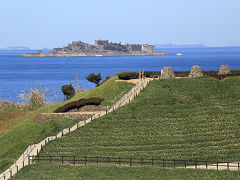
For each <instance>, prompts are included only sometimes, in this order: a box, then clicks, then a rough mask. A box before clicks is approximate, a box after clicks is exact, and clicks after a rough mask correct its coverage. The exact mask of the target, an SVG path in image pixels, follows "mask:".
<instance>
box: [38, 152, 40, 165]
mask: <svg viewBox="0 0 240 180" xmlns="http://www.w3.org/2000/svg"><path fill="white" fill-rule="evenodd" d="M39 161H40V159H39V154H38V164H39Z"/></svg>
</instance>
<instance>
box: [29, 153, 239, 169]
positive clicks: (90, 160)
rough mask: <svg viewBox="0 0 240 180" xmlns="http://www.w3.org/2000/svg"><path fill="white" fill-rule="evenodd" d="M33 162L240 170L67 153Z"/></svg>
mask: <svg viewBox="0 0 240 180" xmlns="http://www.w3.org/2000/svg"><path fill="white" fill-rule="evenodd" d="M30 161H31V163H58V164H74V165H76V164H81V165H87V164H104V165H126V166H157V167H162V168H185V169H187V168H195V169H198V168H200V167H202V168H203V167H205V169H211V167H215V168H216V170H219V169H220V168H222V167H225V169H230V168H235V169H236V170H240V162H237V163H230V162H222V161H208V160H205V161H202V160H176V159H171V160H169V159H159V158H133V157H129V158H126V157H110V156H107V157H101V156H65V155H37V156H30Z"/></svg>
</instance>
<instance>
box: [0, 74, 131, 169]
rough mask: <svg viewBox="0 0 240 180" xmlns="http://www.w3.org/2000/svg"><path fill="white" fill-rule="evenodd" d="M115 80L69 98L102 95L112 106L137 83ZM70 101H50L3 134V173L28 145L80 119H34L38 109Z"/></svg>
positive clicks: (0, 152) (0, 160) (0, 165)
mask: <svg viewBox="0 0 240 180" xmlns="http://www.w3.org/2000/svg"><path fill="white" fill-rule="evenodd" d="M116 79H117V77H114V78H112V79H110V80H108V81H107V82H105V83H103V84H102V85H101V86H99V87H97V88H95V89H92V90H88V91H84V92H81V93H79V94H77V95H76V96H74V97H73V98H72V99H71V100H70V101H73V100H77V99H80V98H89V97H101V98H104V99H105V101H104V102H103V103H102V104H103V105H108V106H110V105H112V104H114V103H115V102H116V101H117V100H118V98H120V97H121V96H122V95H123V94H125V93H126V92H128V91H129V90H130V89H131V88H132V87H133V86H134V84H132V83H127V82H116V81H115V80H116ZM68 102H69V101H67V102H60V103H54V104H50V105H47V106H44V107H42V108H40V109H38V110H37V111H36V112H32V113H29V114H28V115H25V116H23V117H20V118H21V121H19V123H17V125H16V126H15V127H14V128H12V129H10V130H8V131H7V132H6V133H3V134H0V173H1V172H3V171H4V169H7V167H8V166H9V165H11V164H13V163H14V160H16V159H17V158H18V157H19V156H20V155H21V154H22V153H23V152H24V151H25V149H26V148H27V147H28V146H29V145H31V144H35V143H38V142H40V141H41V140H43V139H44V138H46V137H48V136H52V135H56V134H57V133H58V132H59V131H61V130H62V129H64V128H68V127H71V126H72V125H73V124H75V123H76V122H78V121H79V119H75V120H69V119H63V120H55V121H50V122H43V123H35V122H34V119H35V117H36V114H37V113H38V112H53V111H54V110H55V109H56V108H58V107H59V106H61V105H63V104H65V103H68Z"/></svg>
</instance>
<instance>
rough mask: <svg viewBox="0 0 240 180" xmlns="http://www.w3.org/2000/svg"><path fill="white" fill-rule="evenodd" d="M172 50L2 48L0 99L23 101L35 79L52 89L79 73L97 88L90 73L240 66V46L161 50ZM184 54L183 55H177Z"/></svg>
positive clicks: (86, 84)
mask: <svg viewBox="0 0 240 180" xmlns="http://www.w3.org/2000/svg"><path fill="white" fill-rule="evenodd" d="M161 50H163V51H166V52H170V53H171V54H170V55H167V56H123V57H20V55H21V54H22V53H26V52H31V51H6V50H0V98H1V99H4V100H11V101H15V102H20V101H21V100H20V98H19V97H18V96H19V94H20V93H21V91H22V90H24V89H26V88H29V87H30V86H31V85H33V84H34V83H35V82H37V84H41V85H42V86H47V87H48V89H49V90H50V91H60V94H59V97H58V98H57V99H55V101H57V100H60V99H61V98H62V95H61V86H62V85H64V84H68V83H69V82H70V81H71V82H72V84H73V85H75V75H76V72H77V73H78V79H79V84H82V85H83V88H84V89H90V88H93V87H94V84H92V83H90V82H88V81H87V80H85V77H86V76H87V75H88V74H89V73H92V72H94V73H98V72H100V73H101V74H102V77H105V76H107V75H110V76H113V75H114V74H116V73H118V72H121V71H135V70H139V69H144V70H152V71H159V70H161V69H162V68H163V67H164V66H172V67H173V70H176V71H180V70H190V69H191V67H192V66H193V65H200V66H201V67H202V70H218V69H219V67H220V66H221V65H224V64H227V65H229V66H230V69H240V47H220V48H186V49H161ZM176 53H182V54H183V56H176Z"/></svg>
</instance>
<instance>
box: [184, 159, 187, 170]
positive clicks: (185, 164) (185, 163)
mask: <svg viewBox="0 0 240 180" xmlns="http://www.w3.org/2000/svg"><path fill="white" fill-rule="evenodd" d="M184 166H185V169H187V161H186V160H184Z"/></svg>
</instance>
